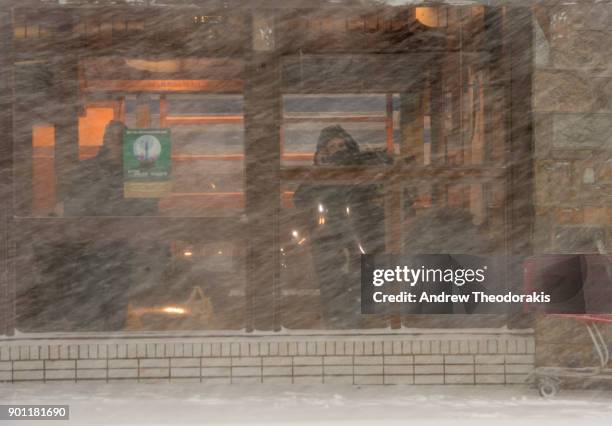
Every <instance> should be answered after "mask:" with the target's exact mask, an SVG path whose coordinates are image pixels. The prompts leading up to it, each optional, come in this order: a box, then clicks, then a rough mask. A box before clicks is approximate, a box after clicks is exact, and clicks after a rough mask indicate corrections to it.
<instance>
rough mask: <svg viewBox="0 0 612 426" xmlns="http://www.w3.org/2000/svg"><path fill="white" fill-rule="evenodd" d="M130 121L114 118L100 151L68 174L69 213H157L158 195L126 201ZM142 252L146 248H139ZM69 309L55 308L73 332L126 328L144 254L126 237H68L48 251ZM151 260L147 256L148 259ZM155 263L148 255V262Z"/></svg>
mask: <svg viewBox="0 0 612 426" xmlns="http://www.w3.org/2000/svg"><path fill="white" fill-rule="evenodd" d="M124 130H125V125H124V124H123V123H121V122H119V121H111V122H110V123H109V124H108V125H107V126H106V128H105V131H104V140H103V145H102V146H101V147H100V150H99V152H98V154H97V155H96V156H95V157H93V158H90V159H87V160H84V161H81V162H80V163H79V164H78V166H77V167H75V169H74V170H72V172H71V173H70V174H69V176H68V185H67V187H66V189H65V191H64V197H63V199H64V201H63V211H64V216H144V215H153V214H155V213H156V212H157V200H155V199H126V198H124V194H123V133H124ZM139 251H141V252H142V251H143V250H142V249H139ZM42 255H43V259H42V262H43V263H45V258H46V265H47V266H46V268H48V273H47V274H46V278H45V279H46V281H51V283H50V284H51V285H54V286H55V287H56V288H57V290H56V292H55V293H56V296H57V297H59V298H60V300H61V302H58V304H59V303H61V305H62V306H63V307H64V308H63V309H59V310H58V309H56V306H57V304H56V305H55V307H54V309H56V310H55V313H54V315H55V316H59V317H61V318H60V319H62V321H63V322H64V323H66V324H67V325H66V327H68V328H69V329H70V330H67V331H74V330H87V331H100V330H106V331H108V330H119V329H121V328H123V326H124V322H125V315H126V310H127V304H128V299H129V294H130V291H131V288H132V287H133V286H134V283H135V281H136V280H138V279H140V278H142V277H137V276H135V266H136V262H138V261H139V260H138V256H139V255H140V256H141V257H144V254H142V253H139V252H138V251H136V250H134V247H132V246H130V244H129V242H128V241H127V240H125V239H117V238H108V237H107V236H105V235H101V236H100V238H99V239H98V238H96V239H92V240H90V241H87V242H76V241H64V242H62V243H61V244H59V245H58V246H56V247H55V248H54V250H51V252H49V250H46V252H45V253H43V254H42ZM145 258H146V257H145ZM151 261H153V260H152V259H150V258H149V259H148V262H151Z"/></svg>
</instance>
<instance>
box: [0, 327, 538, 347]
mask: <svg viewBox="0 0 612 426" xmlns="http://www.w3.org/2000/svg"><path fill="white" fill-rule="evenodd" d="M533 333H534V330H533V329H531V328H527V329H509V328H507V327H506V326H504V327H499V328H407V327H402V328H397V329H392V328H377V329H366V330H291V329H286V328H282V329H281V331H277V332H275V331H261V330H255V331H253V332H247V331H246V330H244V329H243V330H218V331H120V332H51V333H22V332H19V331H18V330H16V331H15V335H14V336H0V343H2V342H5V343H11V342H17V341H33V340H35V341H38V342H40V341H58V340H70V341H77V340H83V341H89V340H105V341H112V340H132V339H138V340H139V341H146V340H149V341H157V342H159V339H164V340H169V341H170V340H179V339H180V340H182V341H184V340H185V339H190V340H199V341H201V340H203V339H204V340H215V341H219V340H231V341H235V340H250V341H252V340H262V341H283V340H287V339H290V340H292V341H300V340H304V341H307V340H313V339H316V340H338V339H341V340H351V339H360V340H363V339H366V340H369V339H372V340H373V339H381V338H384V339H385V340H397V339H401V338H406V337H409V338H411V339H431V338H432V337H434V336H435V338H436V339H438V340H451V339H452V340H457V339H463V340H481V339H491V338H500V337H505V336H507V337H511V336H513V337H521V336H523V337H526V336H532V335H533Z"/></svg>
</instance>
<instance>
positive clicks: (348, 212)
mask: <svg viewBox="0 0 612 426" xmlns="http://www.w3.org/2000/svg"><path fill="white" fill-rule="evenodd" d="M350 214H351V208H350V207H349V206H346V215H347V216H348V215H350Z"/></svg>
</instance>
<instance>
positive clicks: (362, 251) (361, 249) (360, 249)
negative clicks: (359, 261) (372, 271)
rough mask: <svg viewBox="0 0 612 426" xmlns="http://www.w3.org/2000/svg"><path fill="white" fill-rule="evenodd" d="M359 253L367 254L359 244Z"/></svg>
mask: <svg viewBox="0 0 612 426" xmlns="http://www.w3.org/2000/svg"><path fill="white" fill-rule="evenodd" d="M359 251H360V252H361V254H366V252H365V250H364V249H363V247H361V244H359Z"/></svg>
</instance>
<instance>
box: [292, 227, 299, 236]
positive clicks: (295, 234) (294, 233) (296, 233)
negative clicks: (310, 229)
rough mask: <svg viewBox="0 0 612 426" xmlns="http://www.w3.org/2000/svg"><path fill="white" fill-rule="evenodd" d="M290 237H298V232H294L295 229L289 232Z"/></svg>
mask: <svg viewBox="0 0 612 426" xmlns="http://www.w3.org/2000/svg"><path fill="white" fill-rule="evenodd" d="M291 235H293V237H294V238H297V237H299V236H300V234H299V233H298V231H296V230H295V229H294V230H293V231H292V232H291Z"/></svg>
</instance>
